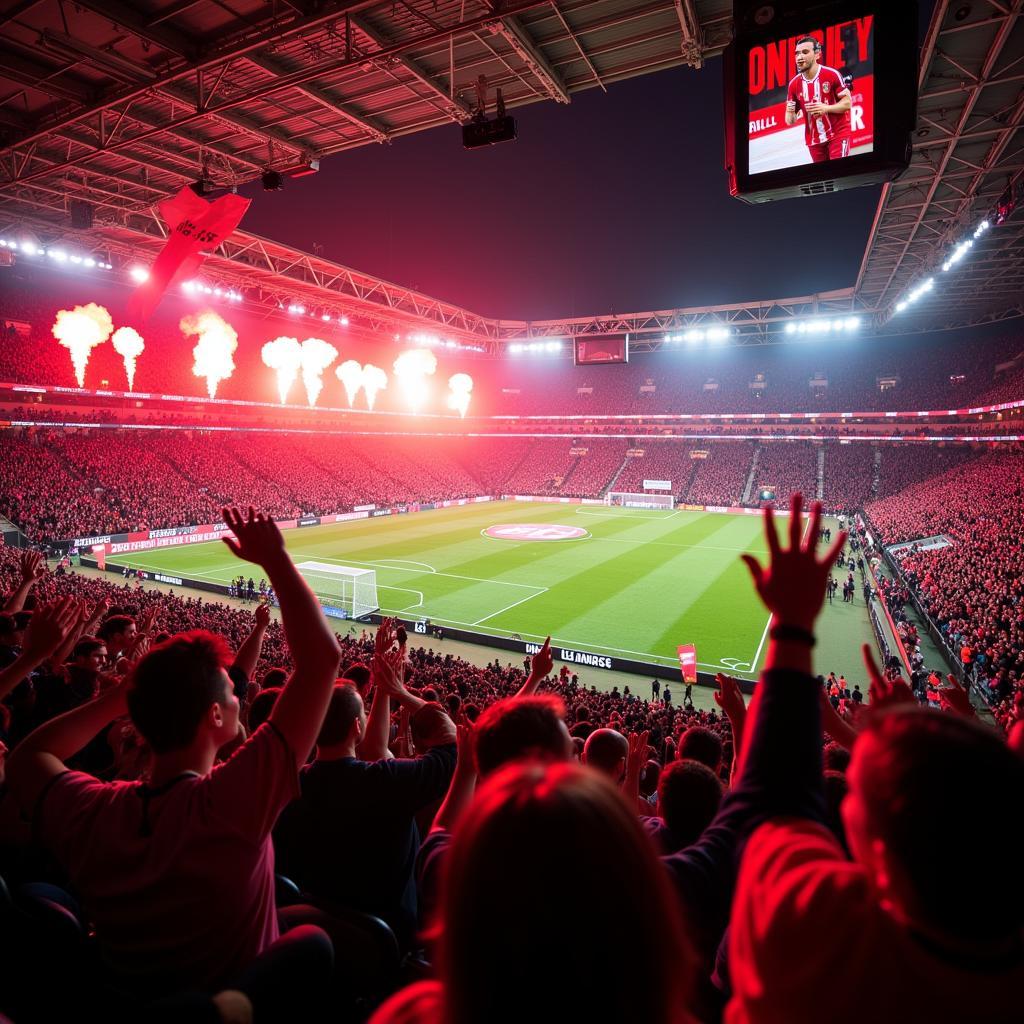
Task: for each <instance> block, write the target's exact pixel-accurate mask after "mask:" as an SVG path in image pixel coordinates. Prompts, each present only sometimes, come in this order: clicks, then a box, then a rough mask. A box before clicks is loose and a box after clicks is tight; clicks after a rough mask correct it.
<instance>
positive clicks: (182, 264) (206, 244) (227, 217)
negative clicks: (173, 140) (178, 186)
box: [128, 185, 252, 320]
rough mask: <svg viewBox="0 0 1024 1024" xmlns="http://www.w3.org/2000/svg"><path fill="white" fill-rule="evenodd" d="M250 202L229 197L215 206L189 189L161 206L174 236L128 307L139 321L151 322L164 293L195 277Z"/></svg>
mask: <svg viewBox="0 0 1024 1024" xmlns="http://www.w3.org/2000/svg"><path fill="white" fill-rule="evenodd" d="M250 202H252V200H250V199H243V198H242V197H241V196H236V195H226V196H221V197H220V199H217V200H215V201H214V202H212V203H208V202H207V201H206V200H205V199H200V198H199V196H197V195H196V194H195V193H194V192H193V191H192V189H191V188H189V187H188V186H187V185H186V186H185V187H184V188H183V189H182V190H181V191H180V192H179V193H178V194H177V195H176V196H172V197H171V198H170V199H166V200H164V202H162V203H161V204H160V215H161V216H162V217H163V219H164V223H165V224H166V225H167V229H168V231H169V232H170V234H169V235H168V237H167V242H166V243H165V244H164V247H163V249H161V250H160V255H159V256H157V258H156V260H155V261H154V262H153V266H152V267H150V270H149V279H148V280H147V281H145V282H144V283H143V284H141V285H139V287H138V288H136V289H135V291H134V293H133V294H132V297H131V299H130V300H129V303H128V310H129V313H130V315H131V317H132V319H135V320H145V319H147V318H148V317H149V316H150V315H151V314H152V312H153V310H154V309H156V307H157V304H158V303H159V302H160V300H161V299H162V298H163V296H164V293H165V292H166V291H167V289H168V288H170V286H171V285H172V284H174V283H175V282H177V281H183V280H187V279H188V278H189V277H191V276H192V275H193V274H194V273H195V272H196V271H197V270H198V269H199V267H200V266H202V263H203V261H204V260H205V259H206V257H207V256H209V255H210V254H211V253H212V252H213V250H214V249H216V248H217V246H218V245H220V244H221V242H223V241H224V240H225V239H226V238H227V237H228V235H230V234H231V232H232V231H234V230H235V228H237V227H238V225H239V222H240V221H241V220H242V217H243V216H245V211H246V210H248V209H249V203H250Z"/></svg>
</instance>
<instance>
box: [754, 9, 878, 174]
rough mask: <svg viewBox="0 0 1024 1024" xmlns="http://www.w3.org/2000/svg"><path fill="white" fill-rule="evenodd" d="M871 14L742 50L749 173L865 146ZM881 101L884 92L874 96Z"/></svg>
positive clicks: (869, 124)
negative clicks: (745, 84)
mask: <svg viewBox="0 0 1024 1024" xmlns="http://www.w3.org/2000/svg"><path fill="white" fill-rule="evenodd" d="M894 2H895V0H894ZM874 59H875V18H874V15H871V14H868V15H865V16H864V17H860V18H856V19H854V20H852V21H844V22H840V23H838V24H835V25H829V26H827V27H825V28H819V27H816V26H808V27H807V29H806V31H802V32H797V33H793V32H792V31H791V30H790V31H788V32H787V34H786V36H785V38H780V39H777V40H773V41H770V42H768V43H765V44H758V45H751V46H750V47H749V49H748V51H747V90H748V96H747V100H748V115H749V116H748V122H749V131H748V161H749V163H748V173H750V174H751V175H754V174H764V173H766V172H768V171H778V170H783V169H785V168H788V167H799V166H801V165H804V164H828V163H830V162H832V161H836V160H844V159H846V158H847V157H851V156H857V155H859V154H861V153H871V152H872V151H873V150H874V144H875V136H874V122H875V90H874V85H875V75H874ZM881 99H882V102H883V103H884V102H885V97H884V96H883V97H881Z"/></svg>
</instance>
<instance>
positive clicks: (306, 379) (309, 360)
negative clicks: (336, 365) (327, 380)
mask: <svg viewBox="0 0 1024 1024" xmlns="http://www.w3.org/2000/svg"><path fill="white" fill-rule="evenodd" d="M337 358H338V350H337V349H336V348H335V347H334V346H333V345H332V344H331V343H330V342H328V341H324V340H323V339H322V338H307V339H306V340H305V341H304V342H303V343H302V383H303V384H305V385H306V397H307V398H308V399H309V404H310V405H316V400H317V399H318V398H319V397H320V392H321V391H322V390H323V386H324V370H326V369H327V367H328V366H330V365H331V363H333V362H334V360H335V359H337Z"/></svg>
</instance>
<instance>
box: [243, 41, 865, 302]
mask: <svg viewBox="0 0 1024 1024" xmlns="http://www.w3.org/2000/svg"><path fill="white" fill-rule="evenodd" d="M513 113H514V114H515V116H516V118H517V119H518V121H519V140H518V141H517V142H513V143H508V144H505V145H501V146H496V147H492V148H490V149H487V150H476V151H473V152H467V151H465V150H463V149H462V146H461V141H460V135H459V129H458V128H457V127H455V126H452V127H446V128H437V129H433V130H431V131H427V132H422V133H420V134H418V135H413V136H409V137H408V138H404V139H400V140H398V141H396V142H395V143H393V144H392V145H389V146H366V147H363V148H362V149H358V150H354V151H352V152H349V153H343V154H339V155H337V156H334V157H331V158H329V159H327V160H325V161H324V162H323V163H322V165H321V169H320V173H319V174H317V175H315V176H313V177H308V178H303V179H300V180H294V181H288V182H287V183H286V187H285V190H284V191H281V192H272V193H264V192H262V191H261V190H260V189H259V185H258V183H257V185H256V186H255V189H252V187H250V188H248V189H246V192H247V194H250V195H253V196H254V197H255V200H256V201H255V202H254V203H253V205H252V207H251V209H250V211H249V214H248V215H247V217H246V220H245V221H244V223H243V227H244V228H245V229H246V230H250V231H254V232H256V233H257V234H262V235H267V236H269V237H272V238H275V239H277V240H280V241H283V242H286V243H288V244H291V245H295V246H297V247H299V248H302V249H307V250H309V249H311V248H312V245H313V243H314V242H318V243H320V244H321V245H323V246H324V253H325V255H326V256H328V257H329V258H331V259H334V260H337V261H338V262H340V263H344V264H347V265H349V266H352V267H354V268H356V269H359V270H362V271H366V272H368V273H371V274H376V275H378V276H380V277H384V278H387V279H389V280H391V281H395V282H398V283H400V284H403V285H408V286H414V287H417V288H419V289H420V290H421V291H424V292H426V293H428V294H430V295H434V296H437V297H438V298H443V299H447V300H449V301H451V302H455V303H458V304H460V305H462V306H465V307H467V308H469V309H471V310H473V311H475V312H478V313H483V314H486V315H489V316H502V317H507V318H511V319H530V318H533V319H544V318H549V317H557V316H568V315H586V314H599V313H606V312H609V311H612V310H614V311H617V312H638V311H642V310H651V309H665V308H672V307H677V306H689V305H705V304H712V303H719V302H732V301H745V300H754V299H767V298H771V297H777V296H789V295H803V294H806V293H808V292H814V291H824V290H827V289H830V288H842V287H846V286H848V285H851V284H853V282H854V280H855V277H856V274H857V269H858V266H859V264H860V258H861V255H862V253H863V250H864V243H865V241H866V239H867V235H868V231H869V230H870V227H871V221H872V217H873V216H874V211H875V206H876V204H877V201H878V195H879V188H878V187H871V188H861V189H855V190H852V191H849V192H844V193H839V194H836V195H831V196H822V197H817V198H815V199H813V200H789V201H786V202H781V203H769V204H763V205H760V206H748V205H746V204H745V203H742V202H740V201H739V200H737V199H732V198H731V197H730V196H729V193H728V186H727V182H726V176H725V172H724V170H723V168H722V161H723V123H722V120H723V119H722V62H721V60H713V61H711V62H709V63H708V64H707V65H706V66H705V68H704V69H703V70H701V71H694V70H692V69H690V68H685V67H681V68H676V69H673V70H671V71H664V72H661V73H659V74H654V75H647V76H645V77H643V78H638V79H633V80H631V81H628V82H622V83H620V84H618V85H614V86H611V87H610V88H609V91H608V93H607V94H605V93H603V92H601V91H600V90H590V91H588V92H585V93H577V94H575V95H574V96H573V99H572V103H570V104H569V105H568V106H559V105H557V104H554V103H539V104H535V105H533V106H528V107H521V108H518V109H516V110H515V111H513Z"/></svg>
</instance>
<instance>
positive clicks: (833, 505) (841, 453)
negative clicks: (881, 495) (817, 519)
mask: <svg viewBox="0 0 1024 1024" xmlns="http://www.w3.org/2000/svg"><path fill="white" fill-rule="evenodd" d="M890 450H894V451H899V450H901V449H890ZM876 453H880V457H881V458H882V459H884V458H885V457H886V455H887V454H888V451H886V450H882V449H877V448H875V446H874V445H870V444H864V443H863V442H858V443H853V444H835V443H831V444H826V445H825V467H824V477H823V483H824V489H823V493H822V496H821V500H822V504H824V506H825V508H826V509H828V510H829V511H830V512H839V511H845V510H849V509H856V508H863V507H864V504H865V502H868V501H870V500H871V497H872V487H873V484H874V476H875V456H876Z"/></svg>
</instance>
